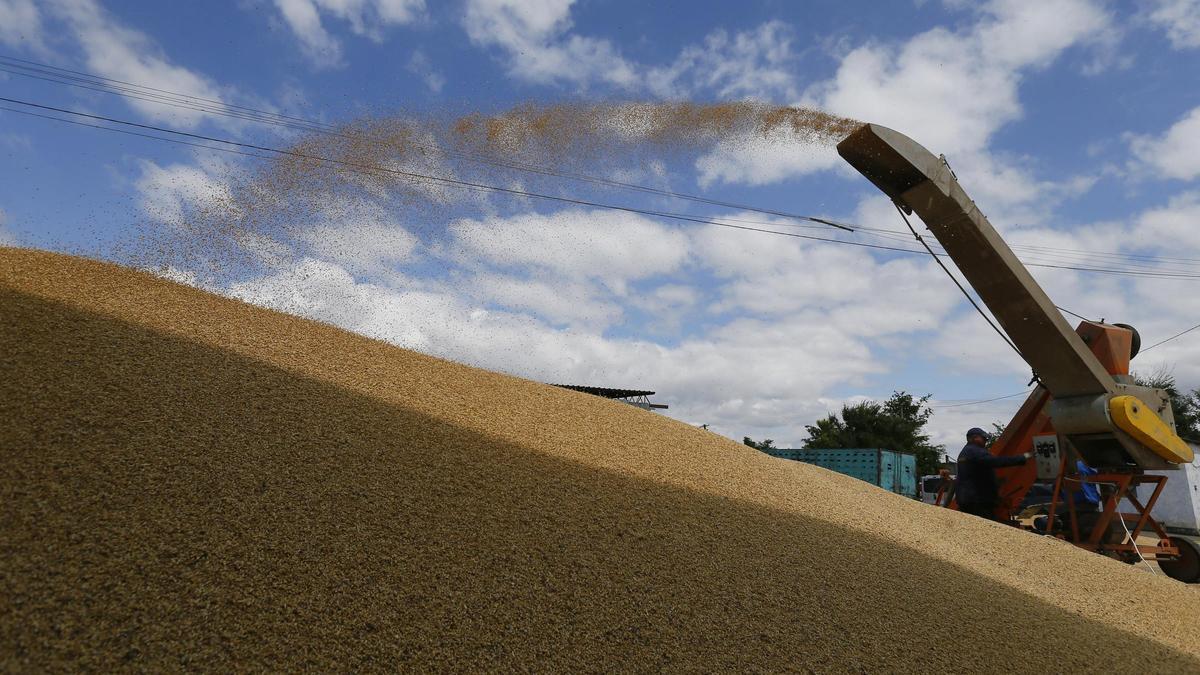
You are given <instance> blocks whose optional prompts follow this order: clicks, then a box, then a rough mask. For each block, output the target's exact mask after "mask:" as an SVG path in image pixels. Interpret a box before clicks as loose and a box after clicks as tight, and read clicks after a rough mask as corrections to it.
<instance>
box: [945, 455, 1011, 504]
mask: <svg viewBox="0 0 1200 675" xmlns="http://www.w3.org/2000/svg"><path fill="white" fill-rule="evenodd" d="M1024 463H1025V457H1024V456H1022V455H1017V456H1015V457H997V456H996V455H993V454H992V453H990V452H988V449H987V448H985V447H983V446H979V445H975V444H974V443H967V445H966V446H965V447H963V449H962V452H960V453H959V454H958V478H957V479H956V480H955V483H954V499H955V500H957V501H958V503H959V505H960V506H962V505H964V504H967V505H975V506H979V505H992V504H995V503H996V502H997V501H999V499H1000V493H999V490H998V488H997V486H996V469H999V468H1003V467H1006V466H1017V465H1018V464H1024Z"/></svg>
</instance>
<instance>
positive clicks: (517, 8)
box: [463, 0, 638, 87]
mask: <svg viewBox="0 0 1200 675" xmlns="http://www.w3.org/2000/svg"><path fill="white" fill-rule="evenodd" d="M572 4H574V0H468V2H467V7H466V13H465V14H464V17H463V27H464V28H465V29H466V31H467V35H468V36H469V37H470V38H471V41H472V42H473V43H475V44H476V45H479V46H481V47H498V48H500V49H501V50H502V51H503V52H504V53H505V55H506V57H507V60H508V68H509V73H510V74H511V75H512V76H513V77H516V78H518V79H522V80H526V81H528V82H534V83H540V84H548V83H554V82H559V81H566V82H574V83H576V84H581V85H583V84H587V83H589V82H604V83H606V84H611V85H616V86H620V87H632V86H633V85H635V84H636V83H637V81H638V78H637V74H636V72H635V69H634V66H633V65H632V64H631V63H629V62H628V61H626V60H625V59H624V57H622V56H621V55H620V54H619V53H617V50H616V49H615V48H614V47H613V46H612V44H611V43H610V42H609V41H607V40H601V39H596V38H590V37H583V36H579V35H566V33H567V32H568V31H569V30H570V28H571V18H570V13H571V5H572Z"/></svg>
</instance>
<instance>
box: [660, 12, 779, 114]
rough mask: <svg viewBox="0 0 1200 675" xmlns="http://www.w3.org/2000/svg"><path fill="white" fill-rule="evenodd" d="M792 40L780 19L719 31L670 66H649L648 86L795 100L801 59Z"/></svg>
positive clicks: (672, 93) (669, 91) (664, 91)
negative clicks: (731, 33)
mask: <svg viewBox="0 0 1200 675" xmlns="http://www.w3.org/2000/svg"><path fill="white" fill-rule="evenodd" d="M794 38H795V36H794V31H793V30H792V28H791V27H790V26H788V25H787V24H785V23H783V22H781V21H768V22H766V23H763V24H761V25H760V26H758V27H757V28H754V29H752V30H745V31H739V32H737V33H735V34H733V35H730V34H729V33H728V32H727V31H725V30H724V29H718V30H715V31H713V32H712V33H710V34H709V35H708V36H706V37H705V38H704V40H703V42H701V43H700V44H698V45H690V46H688V47H685V48H684V49H683V50H682V51H681V52H680V53H679V56H677V57H676V58H675V61H674V62H673V63H672V64H671V65H669V66H664V67H658V68H649V69H648V70H647V72H646V74H645V79H646V86H647V87H648V88H649V90H650V91H652V92H654V93H655V94H657V95H659V96H667V97H686V96H688V95H690V94H692V93H694V92H697V91H705V92H712V93H713V94H714V95H716V96H718V97H719V98H722V99H740V98H746V97H754V98H760V99H767V100H771V99H774V100H795V99H796V98H797V97H798V92H797V90H796V70H797V68H798V67H799V64H798V60H799V57H798V55H797V54H796V53H795V51H794V50H793V49H792V43H793V41H794Z"/></svg>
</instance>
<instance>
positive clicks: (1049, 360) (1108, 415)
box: [837, 124, 1191, 470]
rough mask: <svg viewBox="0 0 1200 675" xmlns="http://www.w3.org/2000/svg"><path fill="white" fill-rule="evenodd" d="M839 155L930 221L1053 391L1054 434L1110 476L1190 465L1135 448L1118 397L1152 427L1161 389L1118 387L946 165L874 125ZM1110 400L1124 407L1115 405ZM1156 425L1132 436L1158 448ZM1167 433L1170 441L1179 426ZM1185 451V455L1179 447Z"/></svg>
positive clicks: (1159, 451)
mask: <svg viewBox="0 0 1200 675" xmlns="http://www.w3.org/2000/svg"><path fill="white" fill-rule="evenodd" d="M837 149H838V153H839V154H840V155H841V156H842V157H843V158H844V159H845V160H846V161H847V162H849V163H850V164H851V165H852V166H853V167H854V168H855V169H858V171H859V172H860V173H862V174H863V175H864V176H865V177H866V178H867V179H868V180H870V181H871V182H872V183H874V184H875V186H876V187H878V188H879V189H880V190H882V191H883V192H884V194H886V195H888V196H889V197H891V198H892V200H893V201H895V202H896V204H897V205H898V206H899V207H900V208H901V209H903V210H904V211H905V212H906V213H914V212H915V213H916V214H917V215H918V216H920V218H921V220H922V221H924V223H925V225H926V226H927V227H928V228H929V230H930V231H931V232H932V233H933V235H934V236H935V237H936V238H937V240H938V242H939V243H940V244H941V245H942V247H943V248H944V249H946V253H947V254H948V255H949V256H950V258H951V259H952V260H953V261H954V263H955V265H956V266H957V267H958V269H959V271H961V272H962V275H963V276H964V277H965V278H966V279H967V281H968V282H969V283H970V284H971V286H972V288H974V289H975V291H976V292H977V293H978V294H979V297H980V299H982V300H983V302H984V304H986V305H987V307H988V309H989V310H991V312H992V315H993V316H994V317H995V318H996V321H997V322H998V323H999V324H1000V326H1001V327H1002V328H1003V329H1004V332H1005V333H1006V334H1007V335H1008V337H1009V338H1010V339H1011V340H1012V342H1013V344H1014V345H1015V346H1016V347H1017V349H1018V350H1019V351H1020V353H1021V356H1022V357H1023V358H1024V359H1025V361H1026V362H1027V363H1028V364H1029V365H1030V367H1032V368H1033V372H1034V373H1035V374H1036V376H1037V378H1038V380H1039V381H1040V383H1041V385H1042V387H1044V388H1045V389H1046V390H1047V391H1048V392H1049V394H1050V399H1049V400H1048V401H1047V412H1048V414H1049V416H1050V417H1051V418H1052V419H1053V421H1054V427H1055V429H1056V430H1057V432H1058V433H1059V434H1062V435H1064V436H1065V437H1066V438H1067V440H1068V441H1070V444H1071V446H1072V447H1073V449H1075V450H1076V451H1077V452H1078V454H1079V455H1080V456H1081V457H1082V458H1083V459H1084V461H1086V462H1087V463H1088V464H1089V465H1091V466H1093V467H1096V468H1105V469H1117V470H1130V469H1170V468H1174V467H1175V466H1176V464H1177V463H1178V462H1179V461H1181V460H1183V459H1184V456H1183V454H1184V453H1185V452H1186V453H1187V454H1188V455H1190V450H1188V449H1187V445H1186V443H1183V441H1181V440H1179V439H1178V437H1175V438H1174V440H1171V439H1168V440H1170V442H1171V443H1172V446H1171V448H1170V449H1169V450H1164V449H1163V448H1161V447H1159V446H1158V445H1148V444H1147V443H1145V442H1142V441H1139V440H1138V439H1137V438H1134V437H1133V436H1132V435H1131V434H1130V433H1129V432H1128V431H1126V430H1125V429H1122V428H1120V427H1119V426H1118V424H1117V423H1115V422H1114V419H1113V411H1114V410H1116V409H1121V410H1125V409H1126V408H1128V409H1132V408H1131V407H1130V406H1129V405H1125V406H1121V405H1118V404H1119V403H1121V402H1123V401H1127V399H1121V398H1120V397H1123V396H1131V397H1133V398H1134V399H1137V400H1138V401H1140V402H1142V403H1143V404H1144V406H1142V408H1139V409H1138V410H1139V414H1141V415H1142V417H1141V418H1139V419H1143V421H1144V422H1145V423H1146V424H1149V425H1152V424H1154V422H1155V420H1150V419H1149V418H1148V417H1146V416H1145V415H1144V413H1145V411H1148V410H1153V411H1155V412H1156V413H1157V414H1158V415H1160V416H1161V415H1162V413H1163V408H1162V397H1161V396H1160V392H1159V391H1158V390H1155V389H1150V388H1147V387H1139V386H1136V385H1133V384H1132V383H1130V382H1128V381H1125V382H1121V381H1118V379H1117V378H1116V377H1114V375H1113V374H1112V373H1110V372H1109V371H1108V370H1107V369H1106V368H1105V365H1104V364H1103V363H1101V361H1100V359H1099V358H1097V356H1096V354H1094V353H1093V350H1092V349H1091V348H1090V347H1089V345H1088V344H1087V343H1085V341H1084V337H1082V336H1081V335H1080V334H1079V332H1077V331H1076V330H1073V329H1072V328H1071V326H1070V325H1069V324H1068V323H1067V321H1066V319H1064V318H1063V315H1062V314H1061V313H1060V312H1059V311H1058V310H1057V308H1056V307H1055V306H1054V303H1053V302H1051V300H1050V298H1049V297H1048V296H1047V295H1046V293H1045V291H1043V290H1042V288H1041V286H1039V285H1038V283H1037V282H1036V281H1035V280H1034V279H1033V276H1032V275H1030V273H1029V270H1028V269H1026V268H1025V266H1024V265H1023V264H1021V261H1020V260H1018V259H1017V257H1016V255H1015V254H1013V252H1012V249H1010V248H1009V247H1008V244H1006V243H1005V242H1004V239H1003V238H1001V237H1000V235H999V233H997V232H996V230H995V228H993V227H992V225H991V223H989V222H988V219H987V218H986V217H985V216H984V215H983V213H982V212H980V210H979V208H978V207H977V206H976V205H975V202H974V201H972V200H971V198H970V197H968V196H967V193H966V192H965V191H964V190H963V189H962V187H961V186H960V185H959V183H958V179H957V178H956V177H955V176H954V173H953V172H952V171H951V170H950V167H949V165H948V164H947V163H946V162H945V160H944V159H941V158H938V157H935V156H934V155H933V153H931V152H929V151H928V150H926V149H925V148H924V147H922V146H921V145H919V144H917V143H916V142H915V141H913V140H912V139H910V138H908V137H907V136H905V135H903V134H901V133H899V132H896V131H893V130H891V129H888V128H886V127H881V126H878V125H874V124H866V125H863V126H862V127H861V128H859V129H858V130H856V131H855V132H854V133H852V134H850V136H848V137H847V138H846V139H845V140H843V141H842V142H841V143H839V144H838V147H837ZM1085 323H1091V322H1085ZM1093 325H1096V326H1099V327H1101V328H1102V330H1110V331H1124V330H1126V329H1124V328H1118V327H1115V326H1111V325H1108V324H1093ZM1083 328H1084V327H1083V326H1082V325H1081V327H1080V329H1079V330H1080V331H1082V330H1083ZM1122 379H1125V380H1128V378H1122ZM1114 399H1119V400H1118V401H1117V403H1114ZM1168 410H1169V406H1168ZM1167 414H1168V415H1169V414H1170V413H1169V412H1168V413H1167ZM1156 419H1158V421H1159V423H1160V426H1155V427H1154V428H1153V429H1151V431H1153V432H1154V433H1150V432H1147V433H1145V434H1142V433H1140V432H1141V430H1140V429H1134V431H1135V432H1138V433H1139V436H1140V437H1141V438H1150V439H1151V443H1156V442H1157V441H1156V440H1155V434H1160V435H1161V434H1163V432H1162V428H1161V425H1162V422H1161V419H1159V418H1156ZM1118 421H1122V420H1118ZM1169 421H1170V420H1168V422H1169ZM1131 428H1132V427H1129V426H1126V429H1131ZM1168 431H1169V436H1174V431H1173V429H1168ZM1175 441H1178V443H1176V442H1175ZM1180 445H1182V447H1183V448H1184V450H1179V449H1178V448H1179V447H1180ZM1175 454H1178V455H1179V456H1178V457H1177V456H1175ZM1186 461H1191V457H1190V456H1187V457H1186Z"/></svg>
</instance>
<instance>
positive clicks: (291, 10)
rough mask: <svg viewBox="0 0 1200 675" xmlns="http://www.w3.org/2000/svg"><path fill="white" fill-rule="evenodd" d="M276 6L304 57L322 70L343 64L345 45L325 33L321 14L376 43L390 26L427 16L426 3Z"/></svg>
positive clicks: (342, 0) (309, 1) (293, 0)
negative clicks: (342, 22) (343, 47)
mask: <svg viewBox="0 0 1200 675" xmlns="http://www.w3.org/2000/svg"><path fill="white" fill-rule="evenodd" d="M275 6H276V8H277V9H278V10H279V13H280V14H281V15H282V16H283V20H284V22H285V23H287V25H288V27H289V28H290V29H291V30H292V33H294V34H295V36H296V38H297V39H298V40H299V41H300V46H301V48H302V49H303V50H304V54H305V56H306V57H308V58H309V59H310V60H311V61H312V62H313V63H314V64H315V65H317V66H319V67H333V66H339V65H342V44H341V42H340V41H339V40H338V39H337V38H335V37H334V36H332V35H330V33H329V31H328V30H326V28H325V26H324V24H323V23H322V21H321V14H322V13H326V14H329V15H331V16H333V17H334V18H336V19H339V20H342V21H345V22H347V23H349V24H350V30H352V31H353V32H354V33H355V34H356V35H361V36H364V37H366V38H368V39H370V40H373V41H375V42H380V41H382V40H383V32H384V28H386V27H387V26H390V25H404V24H410V23H413V22H415V21H418V20H420V19H421V18H423V17H424V15H425V0H275Z"/></svg>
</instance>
